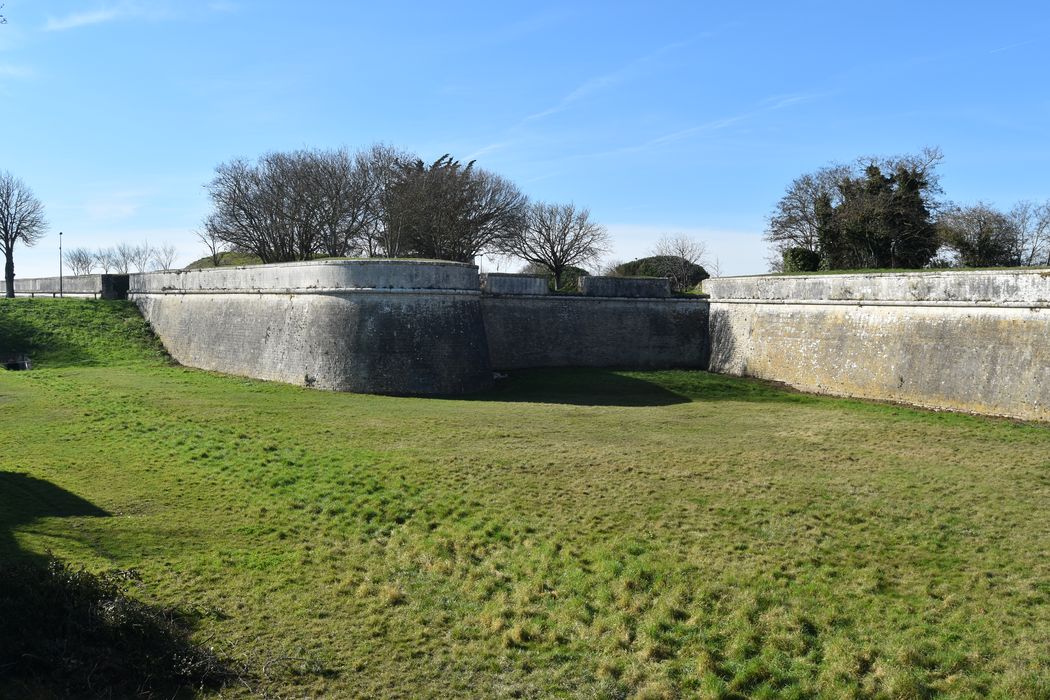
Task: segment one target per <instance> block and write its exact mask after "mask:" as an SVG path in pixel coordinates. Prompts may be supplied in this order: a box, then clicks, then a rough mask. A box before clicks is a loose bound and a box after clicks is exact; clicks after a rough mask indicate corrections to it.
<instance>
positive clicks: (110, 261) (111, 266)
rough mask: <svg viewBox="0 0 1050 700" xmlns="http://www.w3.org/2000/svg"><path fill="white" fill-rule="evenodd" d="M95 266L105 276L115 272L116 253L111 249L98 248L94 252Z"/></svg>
mask: <svg viewBox="0 0 1050 700" xmlns="http://www.w3.org/2000/svg"><path fill="white" fill-rule="evenodd" d="M95 264H96V265H98V266H99V267H101V268H102V272H104V273H106V274H109V273H110V272H111V271H114V270H116V269H117V268H118V266H119V260H118V256H117V251H115V250H114V249H113V248H99V249H98V250H96V251H95Z"/></svg>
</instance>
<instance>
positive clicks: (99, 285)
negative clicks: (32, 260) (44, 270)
mask: <svg viewBox="0 0 1050 700" xmlns="http://www.w3.org/2000/svg"><path fill="white" fill-rule="evenodd" d="M60 289H61V294H62V296H69V297H92V298H95V299H127V298H128V275H108V274H107V275H69V276H64V277H62V278H61V282H60V281H59V278H58V277H33V278H27V279H19V278H17V277H16V278H15V294H16V295H18V296H30V297H35V296H49V297H50V296H58V295H59V290H60Z"/></svg>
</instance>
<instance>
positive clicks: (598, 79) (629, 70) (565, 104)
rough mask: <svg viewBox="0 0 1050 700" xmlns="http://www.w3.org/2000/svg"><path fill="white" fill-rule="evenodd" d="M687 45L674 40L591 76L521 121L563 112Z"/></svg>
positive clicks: (640, 72)
mask: <svg viewBox="0 0 1050 700" xmlns="http://www.w3.org/2000/svg"><path fill="white" fill-rule="evenodd" d="M685 45H686V42H682V41H676V42H672V43H670V44H667V45H665V46H661V47H660V48H658V49H657V50H655V51H653V52H651V53H648V54H646V55H645V56H642V57H641V58H638V59H635V60H634V61H631V62H630V63H628V64H627V65H625V66H623V67H621V68H618V69H616V70H614V71H610V72H609V73H604V74H602V75H597V76H594V77H593V78H589V79H588V80H585V81H584V82H582V83H580V85H579V86H578V87H577V88H576V89H574V90H573V91H572V92H570V93H569V94H567V95H565V97H563V98H561V100H559V101H558V102H557V103H555V104H553V105H551V106H550V107H548V108H546V109H544V110H541V111H539V112H536V113H535V114H530V115H528V116H527V117H525V118H524V119H522V121H521V123H522V124H524V123H527V122H532V121H536V120H538V119H543V118H544V117H549V116H551V115H552V114H557V113H558V112H563V111H565V110H566V109H568V108H569V107H571V106H572V105H573V104H575V103H577V102H580V101H581V100H584V99H586V98H588V97H591V96H592V95H595V94H597V93H600V92H603V91H605V90H607V89H609V88H612V87H615V86H617V85H619V84H621V83H623V82H626V81H627V80H630V79H631V78H634V77H637V76H639V75H641V74H642V73H643V72H644V70H645V69H646V68H647V67H648V66H649V65H650V64H652V63H653V62H654V61H655V60H656V59H658V58H660V57H661V56H663V55H664V54H667V53H669V52H671V51H674V50H676V49H680V48H682V47H684V46H685Z"/></svg>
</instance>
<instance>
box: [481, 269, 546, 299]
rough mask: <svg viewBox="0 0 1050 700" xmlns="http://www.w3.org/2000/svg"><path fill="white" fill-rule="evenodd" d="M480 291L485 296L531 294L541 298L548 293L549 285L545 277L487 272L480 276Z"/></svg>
mask: <svg viewBox="0 0 1050 700" xmlns="http://www.w3.org/2000/svg"><path fill="white" fill-rule="evenodd" d="M481 291H482V292H484V293H485V294H519V295H520V294H532V295H537V296H541V295H545V294H549V293H550V284H549V283H548V281H547V277H546V276H545V275H518V274H513V273H509V272H487V273H485V274H483V275H481Z"/></svg>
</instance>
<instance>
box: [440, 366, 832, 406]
mask: <svg viewBox="0 0 1050 700" xmlns="http://www.w3.org/2000/svg"><path fill="white" fill-rule="evenodd" d="M456 398H457V400H467V401H506V402H522V403H526V402H527V403H550V404H571V405H576V406H672V405H675V404H683V403H690V402H694V401H746V402H753V403H793V404H798V403H815V402H820V401H821V400H822V399H821V397H818V396H812V395H809V394H804V393H801V392H799V391H796V390H794V389H792V388H791V387H788V386H784V385H781V384H777V383H775V382H768V381H764V380H760V379H752V378H745V377H730V376H726V375H721V374H713V373H711V372H705V371H703V370H699V369H675V370H648V371H615V370H607V369H537V370H516V371H511V372H508V373H507V376H506V378H504V379H500V380H498V381H497V382H496V388H495V389H493V390H492V391H489V392H485V393H481V394H474V395H471V396H466V397H456Z"/></svg>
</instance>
